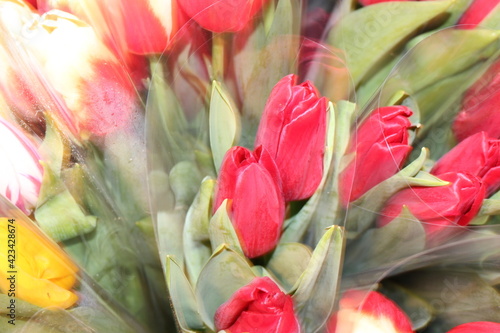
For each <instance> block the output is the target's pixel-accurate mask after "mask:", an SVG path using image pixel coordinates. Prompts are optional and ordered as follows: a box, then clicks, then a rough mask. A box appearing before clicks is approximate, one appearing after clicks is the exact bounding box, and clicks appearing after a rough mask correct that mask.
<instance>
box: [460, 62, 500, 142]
mask: <svg viewBox="0 0 500 333" xmlns="http://www.w3.org/2000/svg"><path fill="white" fill-rule="evenodd" d="M498 110H500V61H497V62H496V63H495V64H493V65H492V66H491V67H490V68H489V69H488V71H486V73H484V74H483V76H482V77H481V78H480V79H479V80H478V81H477V82H476V83H474V85H473V86H472V87H471V88H470V89H469V90H468V91H467V92H466V93H465V95H464V98H463V100H462V109H461V111H460V112H459V113H458V115H457V117H456V118H455V121H454V123H453V133H454V134H455V137H456V138H457V140H459V141H462V140H464V139H465V138H467V137H468V136H470V135H472V134H475V133H478V132H481V131H485V132H486V133H488V135H489V136H491V137H493V138H499V139H500V117H498V114H497V111H498Z"/></svg>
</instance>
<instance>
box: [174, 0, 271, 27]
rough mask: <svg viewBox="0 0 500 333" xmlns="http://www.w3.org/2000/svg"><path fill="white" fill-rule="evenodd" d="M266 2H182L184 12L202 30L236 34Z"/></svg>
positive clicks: (200, 0)
mask: <svg viewBox="0 0 500 333" xmlns="http://www.w3.org/2000/svg"><path fill="white" fill-rule="evenodd" d="M266 1H267V0H251V1H248V0H236V1H235V0H231V1H229V0H182V1H180V2H179V5H180V6H181V8H182V9H183V10H184V12H185V13H186V14H187V15H188V16H189V17H190V18H192V19H193V20H195V21H196V23H198V24H199V25H201V26H202V27H203V28H204V29H207V30H210V31H213V32H237V31H240V30H242V29H243V28H245V26H246V25H247V24H248V22H249V21H250V20H251V19H252V18H253V17H254V16H255V15H256V14H257V13H258V12H259V11H260V9H261V8H262V6H263V5H264V3H265V2H266Z"/></svg>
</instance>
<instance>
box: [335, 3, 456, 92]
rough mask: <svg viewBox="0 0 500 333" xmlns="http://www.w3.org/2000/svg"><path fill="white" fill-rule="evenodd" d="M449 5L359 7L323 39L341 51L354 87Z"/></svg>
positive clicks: (398, 4) (394, 4)
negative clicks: (344, 53)
mask: <svg viewBox="0 0 500 333" xmlns="http://www.w3.org/2000/svg"><path fill="white" fill-rule="evenodd" d="M452 3H453V1H452V0H446V1H430V2H429V1H425V2H416V1H415V2H414V1H409V2H399V1H397V2H386V3H380V4H376V5H372V6H367V7H363V8H361V9H358V10H355V11H354V12H352V13H350V14H348V15H346V16H345V17H344V19H343V20H341V21H340V22H339V23H338V25H337V26H335V27H334V28H333V30H331V31H330V33H329V36H328V37H327V40H328V42H329V43H330V44H331V45H332V46H334V47H336V48H340V49H343V50H345V52H346V60H347V62H348V67H349V69H350V72H351V75H352V78H353V80H354V82H355V84H356V85H358V84H359V83H360V82H361V81H362V80H363V79H364V78H365V77H366V76H367V75H368V74H369V73H370V71H372V70H374V69H376V68H377V67H378V66H379V65H380V64H381V63H382V62H383V61H384V58H385V57H386V56H387V55H389V54H390V52H391V51H392V50H393V49H395V48H396V47H397V46H398V45H399V44H401V43H402V42H403V41H405V40H406V39H408V38H409V37H411V36H412V35H413V34H414V33H415V32H416V31H417V30H418V29H419V28H420V27H421V26H423V25H424V24H427V23H430V22H431V21H432V20H433V19H436V18H437V17H438V16H440V15H441V14H443V13H445V12H446V10H447V9H448V7H449V6H450V5H451V4H452ZM367 50H369V52H368V51H367Z"/></svg>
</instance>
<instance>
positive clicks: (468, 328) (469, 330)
mask: <svg viewBox="0 0 500 333" xmlns="http://www.w3.org/2000/svg"><path fill="white" fill-rule="evenodd" d="M448 333H500V323H493V322H490V321H476V322H473V323H466V324H462V325H459V326H457V327H455V328H453V329H452V330H451V331H448Z"/></svg>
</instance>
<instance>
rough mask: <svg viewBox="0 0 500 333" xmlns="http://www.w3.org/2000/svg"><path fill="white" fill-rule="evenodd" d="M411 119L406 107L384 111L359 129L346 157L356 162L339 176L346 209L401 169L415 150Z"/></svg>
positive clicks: (381, 109)
mask: <svg viewBox="0 0 500 333" xmlns="http://www.w3.org/2000/svg"><path fill="white" fill-rule="evenodd" d="M411 115H412V111H411V110H410V109H409V108H407V107H405V106H388V107H382V108H378V109H376V110H374V111H373V112H372V113H371V114H370V115H369V116H368V118H366V119H365V120H364V121H363V122H362V123H361V125H359V127H358V128H357V130H356V132H355V133H354V135H353V136H352V137H351V142H350V145H349V148H348V150H347V154H348V155H347V156H346V157H349V154H353V155H354V156H353V159H352V161H351V162H350V163H349V164H348V165H347V166H346V167H345V169H344V170H342V172H341V173H340V175H339V194H340V200H341V202H342V204H343V205H344V206H347V204H348V203H349V202H352V201H355V200H357V199H358V198H359V197H361V196H362V195H363V194H364V193H365V192H366V191H368V190H369V189H371V188H372V187H374V186H375V185H377V184H379V183H380V182H382V181H384V180H386V179H387V178H389V177H390V176H392V175H394V174H395V173H396V172H397V171H398V170H399V169H400V168H401V166H402V165H403V163H404V161H405V160H406V158H407V157H408V155H409V154H410V152H411V150H412V147H411V146H410V145H409V144H408V141H409V129H410V127H411V123H410V120H409V119H408V117H410V116H411Z"/></svg>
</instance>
